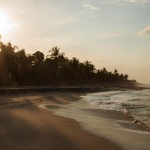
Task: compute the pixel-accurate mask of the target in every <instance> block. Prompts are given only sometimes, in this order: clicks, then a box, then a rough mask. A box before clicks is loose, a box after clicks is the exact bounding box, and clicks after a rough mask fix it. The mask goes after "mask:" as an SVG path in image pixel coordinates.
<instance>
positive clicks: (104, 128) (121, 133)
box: [40, 100, 150, 150]
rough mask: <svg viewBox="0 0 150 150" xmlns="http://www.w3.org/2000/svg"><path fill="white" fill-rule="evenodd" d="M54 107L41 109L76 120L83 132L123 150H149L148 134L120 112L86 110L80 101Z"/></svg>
mask: <svg viewBox="0 0 150 150" xmlns="http://www.w3.org/2000/svg"><path fill="white" fill-rule="evenodd" d="M56 106H57V105H53V104H50V105H49V108H48V107H47V104H44V105H43V106H42V108H45V109H46V110H49V111H52V112H53V113H54V114H55V115H57V116H62V117H65V118H69V119H74V120H76V121H77V122H79V123H80V125H81V127H82V128H83V129H84V130H86V131H88V132H90V133H92V134H95V135H97V136H100V137H104V138H106V139H109V140H110V141H113V142H114V143H116V144H117V145H119V146H120V147H122V148H123V149H125V150H133V149H136V150H141V149H142V150H149V146H150V144H149V140H148V139H149V138H150V132H148V131H146V130H144V131H143V130H142V129H141V128H140V127H138V126H136V125H135V123H134V122H133V121H130V120H129V119H127V118H126V117H125V116H124V115H123V113H121V112H115V111H105V110H98V109H97V110H95V109H87V108H88V104H87V103H84V102H83V101H82V100H79V101H76V102H73V103H71V104H67V105H60V104H59V105H58V106H59V107H56ZM81 106H84V108H82V107H81ZM40 107H41V106H40ZM135 143H137V144H135Z"/></svg>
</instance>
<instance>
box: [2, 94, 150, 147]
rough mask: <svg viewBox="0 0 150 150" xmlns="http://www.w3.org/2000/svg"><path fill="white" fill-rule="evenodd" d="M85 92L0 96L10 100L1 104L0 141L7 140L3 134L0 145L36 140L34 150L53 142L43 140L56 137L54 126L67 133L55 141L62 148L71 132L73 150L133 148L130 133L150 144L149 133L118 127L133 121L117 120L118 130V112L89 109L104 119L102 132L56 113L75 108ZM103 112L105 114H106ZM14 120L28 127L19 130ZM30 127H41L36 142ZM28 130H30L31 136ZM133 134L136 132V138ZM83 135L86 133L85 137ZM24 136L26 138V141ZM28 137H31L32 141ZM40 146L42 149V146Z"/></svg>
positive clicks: (137, 140) (37, 131)
mask: <svg viewBox="0 0 150 150" xmlns="http://www.w3.org/2000/svg"><path fill="white" fill-rule="evenodd" d="M84 94H86V92H60V91H59V92H56V91H55V92H40V93H39V92H31V93H19V94H15V93H14V94H8V95H3V96H2V95H0V96H1V97H0V98H1V101H0V102H4V101H5V102H7V105H5V104H4V105H1V103H0V118H1V119H0V133H2V135H1V136H0V140H1V139H3V137H4V140H2V145H0V149H2V148H3V147H5V148H4V149H8V148H6V147H7V145H8V146H10V147H12V145H13V146H15V147H16V146H25V145H24V144H23V145H22V143H25V144H27V143H30V144H31V145H32V143H34V147H33V148H28V147H26V148H25V149H27V150H28V149H31V150H34V149H37V148H38V147H36V143H37V141H38V142H39V145H43V143H44V144H47V145H49V141H48V140H47V139H45V138H44V140H46V141H47V142H46V143H45V142H44V141H43V140H42V141H41V137H43V134H44V135H45V136H47V137H49V138H52V137H51V136H55V135H53V134H51V133H49V130H51V129H52V126H53V127H54V126H56V128H57V129H56V128H55V129H56V130H55V132H56V133H55V134H60V130H61V133H62V132H63V136H64V135H65V136H64V139H63V140H62V141H61V142H60V141H58V139H59V137H58V139H57V137H56V138H55V140H54V141H53V142H54V145H55V144H56V143H57V144H60V145H63V146H62V149H63V148H64V150H66V145H65V141H66V140H65V139H66V134H67V138H68V137H69V138H71V141H70V140H69V144H70V146H71V149H73V150H74V149H75V150H80V149H81V150H83V149H89V150H90V145H93V146H92V147H91V148H92V149H93V147H94V146H95V145H96V147H95V150H96V149H108V150H109V149H110V150H113V149H114V150H121V149H122V148H125V149H126V150H132V149H130V147H129V145H128V143H129V142H130V140H128V138H127V137H128V136H129V138H130V137H132V138H133V139H134V140H135V141H134V142H138V144H139V143H140V142H141V144H143V143H144V147H146V146H147V144H149V143H148V141H147V139H148V138H149V135H145V134H143V133H142V132H141V133H136V132H130V131H129V130H123V131H122V130H118V129H119V128H120V127H122V128H125V129H128V128H129V123H128V122H126V123H127V124H126V125H125V124H124V125H125V126H124V127H123V125H121V124H119V123H117V127H118V129H117V128H116V121H115V120H117V117H118V115H117V114H114V113H110V112H102V111H100V112H94V111H95V110H94V111H93V110H92V109H91V110H87V114H88V113H92V114H93V113H95V114H94V117H95V116H96V115H97V117H99V119H97V120H99V121H102V122H101V126H100V132H99V133H98V132H97V131H95V130H94V131H93V130H91V129H90V128H89V127H88V126H87V124H86V123H84V121H82V122H81V123H80V122H79V121H78V120H76V119H74V118H69V117H66V116H61V115H59V114H57V113H55V110H59V109H60V108H61V107H64V108H67V109H69V108H71V107H70V106H71V105H72V104H73V105H74V104H76V103H78V102H79V103H80V101H78V100H80V99H81V98H80V96H81V95H84ZM38 105H50V111H47V110H44V109H43V108H39V107H38ZM81 105H83V106H84V108H86V105H85V104H84V103H81ZM1 106H3V109H1V108H2V107H1ZM73 108H74V107H73ZM90 111H91V112H90ZM98 111H99V110H98ZM4 112H5V113H4ZM40 113H42V114H41V115H40ZM8 114H9V115H10V116H11V117H8V116H7V115H8ZM68 114H69V113H68ZM79 114H80V112H79ZM79 114H78V115H76V114H74V115H75V116H79ZM81 114H82V113H81ZM90 115H91V114H90ZM102 115H104V116H102ZM113 115H114V116H113ZM55 117H56V118H55ZM120 117H124V119H125V116H123V114H122V116H120ZM10 118H11V120H10ZM50 118H51V119H50ZM54 118H55V119H54ZM84 118H86V117H84ZM18 119H21V120H22V121H20V120H18ZM53 119H54V120H55V121H54V122H55V125H52V123H53ZM119 119H120V120H121V118H118V120H119ZM39 121H40V122H39ZM3 122H4V123H3ZM14 122H15V124H16V125H17V124H18V125H19V126H20V125H23V124H22V123H24V124H25V125H26V126H24V125H23V126H22V127H19V130H18V128H17V127H18V125H17V127H15V126H14ZM93 123H94V122H93ZM122 123H124V122H122ZM75 124H76V125H77V126H78V127H75V129H74V126H76V125H75ZM79 124H80V125H79ZM109 124H110V125H109ZM39 126H40V128H41V126H42V131H41V129H40V128H39ZM60 126H61V127H62V128H61V129H60ZM64 127H65V130H64ZM14 128H15V130H14ZM20 128H21V129H20ZM30 128H32V129H33V130H34V128H38V130H36V131H34V132H35V134H37V135H38V139H36V140H37V141H36V143H35V141H34V138H35V137H34V135H33V133H32V130H29V131H28V129H30ZM129 129H131V130H132V128H129ZM7 130H8V131H7ZM24 130H25V131H24ZM68 130H69V131H68ZM107 130H108V131H107ZM139 131H141V130H139ZM22 132H23V134H22ZM25 132H26V133H27V135H26V133H25ZM30 132H31V133H30ZM80 132H81V133H83V135H80ZM47 133H48V135H47ZM10 134H12V135H13V137H11V138H10V137H9V135H10ZM24 134H25V136H24ZM139 134H140V135H142V136H141V137H140V138H138V136H139ZM16 135H17V136H16ZM133 135H135V137H134V136H133ZM18 136H19V137H20V136H21V137H22V136H23V141H21V144H19V143H17V140H20V139H19V138H18ZM30 136H31V137H33V138H31V139H30V138H29V137H30ZM76 136H77V137H76ZM80 136H82V137H83V139H82V138H81V137H80ZM91 136H92V139H91V138H89V137H91ZM61 137H62V135H61ZM75 137H76V138H75ZM120 137H121V138H120ZM123 137H126V138H125V139H124V138H123ZM9 138H10V139H12V140H15V141H16V142H15V143H8V142H7V141H9V140H10V139H9ZM24 138H25V139H26V140H24ZM28 138H29V139H30V140H28ZM77 138H79V139H80V140H77ZM115 138H116V139H118V141H116V140H115ZM122 138H123V139H122ZM85 139H86V140H87V141H88V142H89V143H88V144H87V142H83V140H85ZM133 139H131V140H133ZM76 140H77V141H76ZM91 140H92V142H91ZM95 140H96V142H95ZM99 140H100V141H99ZM98 141H99V142H98ZM40 142H41V143H40ZM59 142H60V143H59ZM70 142H71V143H70ZM72 142H73V143H72ZM51 144H53V143H51ZM74 144H75V145H78V146H77V147H76V146H75V145H74ZM108 144H109V146H108V147H107V145H108ZM81 145H82V146H81ZM126 145H127V146H126ZM51 146H52V145H49V147H51ZM72 146H73V147H72ZM80 146H81V147H80ZM134 146H135V145H134ZM140 146H141V145H140ZM148 146H150V145H148ZM35 147H36V148H35ZM54 147H55V148H56V147H57V146H56V145H55V146H54ZM58 147H59V146H58ZM58 147H57V148H56V149H60V147H59V148H58ZM140 148H143V147H140ZM21 149H22V148H21ZM40 149H41V150H42V147H41V148H40ZM47 149H48V148H47ZM52 149H53V148H52ZM136 149H137V150H139V149H138V148H137V147H136ZM12 150H13V149H12ZM15 150H16V148H15ZM18 150H19V149H18ZM44 150H46V147H45V148H44ZM142 150H148V149H146V148H144V149H142Z"/></svg>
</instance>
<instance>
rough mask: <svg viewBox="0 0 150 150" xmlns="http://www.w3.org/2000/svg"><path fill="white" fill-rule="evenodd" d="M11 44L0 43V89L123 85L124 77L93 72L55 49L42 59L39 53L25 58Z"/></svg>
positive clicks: (87, 62)
mask: <svg viewBox="0 0 150 150" xmlns="http://www.w3.org/2000/svg"><path fill="white" fill-rule="evenodd" d="M16 50H17V47H15V46H12V44H11V43H7V44H4V43H3V42H0V86H9V85H18V86H23V85H81V84H82V85H85V84H101V83H120V82H121V83H126V82H131V81H130V80H128V75H123V74H119V73H118V71H117V70H116V69H115V70H114V72H109V71H107V70H106V68H103V69H101V70H97V69H95V66H94V65H93V64H92V63H91V62H89V61H85V62H80V61H79V60H78V59H77V58H75V57H73V58H72V59H69V58H67V57H65V54H64V53H60V50H59V48H58V47H54V48H52V49H51V50H50V51H49V53H50V54H49V55H47V56H46V57H45V56H44V54H43V53H42V52H40V51H37V52H35V53H33V54H32V55H31V54H26V53H25V50H23V49H22V50H17V51H16Z"/></svg>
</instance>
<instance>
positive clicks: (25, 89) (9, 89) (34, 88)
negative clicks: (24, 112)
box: [0, 84, 147, 94]
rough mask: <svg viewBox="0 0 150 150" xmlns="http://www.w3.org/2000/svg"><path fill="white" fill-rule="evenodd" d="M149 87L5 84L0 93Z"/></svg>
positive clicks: (130, 85) (132, 85) (128, 85)
mask: <svg viewBox="0 0 150 150" xmlns="http://www.w3.org/2000/svg"><path fill="white" fill-rule="evenodd" d="M146 88H147V87H145V86H143V85H142V84H101V85H78V86H77V85H76V86H62V85H60V86H58V85H57V86H56V85H55V86H3V87H0V94H17V93H32V92H56V91H58V92H66V91H69V92H104V91H111V90H128V89H132V90H141V89H146Z"/></svg>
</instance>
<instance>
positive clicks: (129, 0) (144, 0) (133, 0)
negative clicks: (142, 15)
mask: <svg viewBox="0 0 150 150" xmlns="http://www.w3.org/2000/svg"><path fill="white" fill-rule="evenodd" d="M113 2H115V3H150V0H114V1H113Z"/></svg>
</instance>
